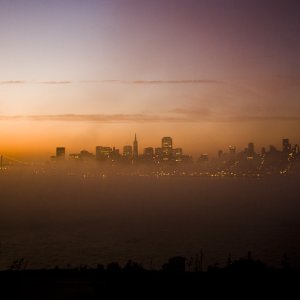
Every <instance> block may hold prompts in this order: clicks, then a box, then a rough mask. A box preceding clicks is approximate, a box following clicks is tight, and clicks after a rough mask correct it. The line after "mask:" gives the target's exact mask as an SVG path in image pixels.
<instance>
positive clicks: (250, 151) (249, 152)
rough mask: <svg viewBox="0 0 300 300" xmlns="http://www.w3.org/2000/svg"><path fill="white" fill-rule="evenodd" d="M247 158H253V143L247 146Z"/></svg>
mask: <svg viewBox="0 0 300 300" xmlns="http://www.w3.org/2000/svg"><path fill="white" fill-rule="evenodd" d="M248 156H252V157H253V156H254V144H253V143H249V144H248Z"/></svg>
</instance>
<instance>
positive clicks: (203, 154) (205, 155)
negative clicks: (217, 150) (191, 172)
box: [198, 153, 208, 162]
mask: <svg viewBox="0 0 300 300" xmlns="http://www.w3.org/2000/svg"><path fill="white" fill-rule="evenodd" d="M205 161H208V154H206V153H202V154H201V155H200V157H199V159H198V162H205Z"/></svg>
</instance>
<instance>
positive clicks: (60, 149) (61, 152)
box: [56, 147, 66, 160]
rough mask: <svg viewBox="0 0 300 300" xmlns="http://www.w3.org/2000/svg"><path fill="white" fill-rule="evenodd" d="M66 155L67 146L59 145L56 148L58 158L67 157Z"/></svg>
mask: <svg viewBox="0 0 300 300" xmlns="http://www.w3.org/2000/svg"><path fill="white" fill-rule="evenodd" d="M65 156H66V148H65V147H57V148H56V159H61V160H63V159H65Z"/></svg>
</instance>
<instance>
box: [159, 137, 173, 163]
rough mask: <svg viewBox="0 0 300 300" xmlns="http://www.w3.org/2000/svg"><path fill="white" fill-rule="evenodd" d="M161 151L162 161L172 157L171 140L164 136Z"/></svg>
mask: <svg viewBox="0 0 300 300" xmlns="http://www.w3.org/2000/svg"><path fill="white" fill-rule="evenodd" d="M161 149H162V154H163V159H164V160H168V159H170V158H171V156H172V149H173V141H172V138H171V137H169V136H165V137H163V138H162V140H161Z"/></svg>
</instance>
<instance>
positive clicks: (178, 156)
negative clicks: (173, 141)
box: [172, 148, 183, 162]
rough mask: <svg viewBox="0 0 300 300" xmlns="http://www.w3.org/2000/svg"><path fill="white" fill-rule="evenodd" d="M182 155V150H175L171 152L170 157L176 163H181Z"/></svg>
mask: <svg viewBox="0 0 300 300" xmlns="http://www.w3.org/2000/svg"><path fill="white" fill-rule="evenodd" d="M182 155H183V151H182V148H175V149H173V150H172V157H173V159H175V161H176V162H181V161H182Z"/></svg>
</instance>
